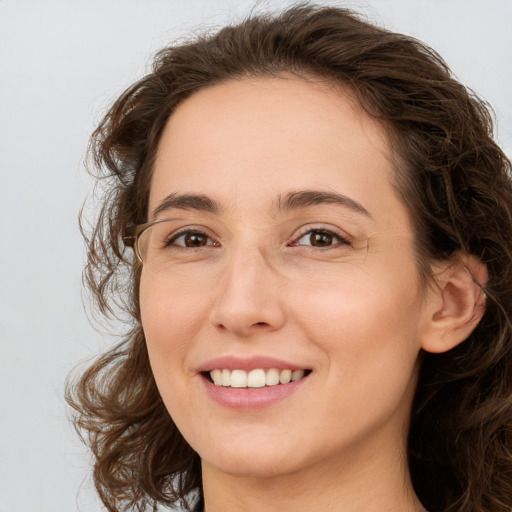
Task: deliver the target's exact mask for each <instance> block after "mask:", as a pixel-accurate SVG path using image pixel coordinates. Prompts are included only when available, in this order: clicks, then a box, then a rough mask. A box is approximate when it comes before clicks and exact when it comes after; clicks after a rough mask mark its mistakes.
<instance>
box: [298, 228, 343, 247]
mask: <svg viewBox="0 0 512 512" xmlns="http://www.w3.org/2000/svg"><path fill="white" fill-rule="evenodd" d="M313 233H320V234H322V235H327V236H330V237H332V238H333V239H337V240H338V242H337V243H333V244H331V245H328V246H324V247H317V246H314V245H312V244H311V245H309V244H299V243H298V242H299V241H300V240H301V239H302V238H304V237H305V236H307V235H310V236H311V235H312V234H313ZM343 245H348V246H351V245H352V242H351V241H350V239H349V238H348V237H347V236H344V235H342V234H341V233H339V232H337V231H334V230H332V229H326V228H308V229H305V230H304V231H303V232H302V233H301V234H300V235H299V236H297V237H296V238H295V239H294V240H293V241H292V242H291V243H290V244H288V246H289V247H296V246H303V247H308V248H311V249H315V248H316V249H323V250H326V249H333V248H336V247H340V246H343Z"/></svg>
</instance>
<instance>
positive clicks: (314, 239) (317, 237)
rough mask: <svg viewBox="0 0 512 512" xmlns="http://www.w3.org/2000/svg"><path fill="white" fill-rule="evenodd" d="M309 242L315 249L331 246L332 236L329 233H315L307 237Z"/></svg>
mask: <svg viewBox="0 0 512 512" xmlns="http://www.w3.org/2000/svg"><path fill="white" fill-rule="evenodd" d="M309 241H310V244H311V245H313V246H315V247H326V246H329V245H332V242H333V236H332V235H331V234H330V233H324V232H321V231H315V232H313V233H311V234H310V235H309Z"/></svg>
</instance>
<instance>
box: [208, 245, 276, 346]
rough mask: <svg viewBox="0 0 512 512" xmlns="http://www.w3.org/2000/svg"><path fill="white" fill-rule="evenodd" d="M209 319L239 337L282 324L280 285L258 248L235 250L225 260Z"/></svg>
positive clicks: (267, 330) (272, 328) (268, 330)
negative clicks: (226, 260) (243, 250)
mask: <svg viewBox="0 0 512 512" xmlns="http://www.w3.org/2000/svg"><path fill="white" fill-rule="evenodd" d="M211 321H212V323H213V324H214V325H215V327H216V328H217V329H220V330H226V331H229V332H231V333H232V334H234V335H236V336H238V337H250V336H251V335H253V334H256V333H261V332H271V331H275V330H278V329H279V328H281V327H282V325H283V324H284V321H285V312H284V308H283V287H282V286H281V285H280V279H279V276H278V273H277V272H276V271H275V270H274V269H273V268H272V267H271V266H270V264H269V263H268V262H267V261H266V260H265V257H264V256H263V254H261V253H260V252H259V251H258V250H254V251H251V252H250V253H249V251H245V252H242V251H238V252H237V253H236V254H233V255H232V256H231V257H230V259H229V261H228V262H226V266H225V267H224V269H223V273H222V276H221V278H220V280H219V282H218V288H217V294H216V300H215V303H214V305H213V307H212V310H211Z"/></svg>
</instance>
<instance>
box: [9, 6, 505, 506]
mask: <svg viewBox="0 0 512 512" xmlns="http://www.w3.org/2000/svg"><path fill="white" fill-rule="evenodd" d="M322 3H336V2H322ZM337 3H338V5H349V6H352V7H355V8H356V9H359V10H360V11H363V12H366V13H368V14H369V15H370V17H371V18H373V19H375V20H377V21H378V22H380V23H383V24H384V25H385V26H387V27H388V28H391V29H395V30H398V31H401V32H406V33H408V34H411V35H414V36H416V37H418V38H420V39H422V40H424V41H426V42H428V43H429V44H431V45H432V46H433V47H434V48H435V49H437V50H438V51H439V52H440V53H441V54H442V55H443V56H444V57H445V59H446V60H447V61H448V62H449V63H450V64H451V66H452V68H453V70H454V71H455V73H456V74H457V75H458V77H459V78H460V79H461V80H462V82H464V83H465V84H467V85H469V86H470V87H471V88H473V89H474V90H475V91H477V92H478V93H479V94H480V95H482V96H483V97H484V98H486V99H488V100H489V101H490V102H491V103H492V104H493V105H494V107H495V109H496V112H497V116H498V121H499V132H498V139H499V141H500V143H501V144H502V145H503V146H504V147H505V148H508V149H507V152H508V154H509V156H510V155H511V153H512V151H511V150H512V97H511V94H510V91H511V90H512V88H511V84H512V34H511V29H510V21H511V19H512V2H511V1H509V0H501V1H500V0H486V1H485V2H483V1H482V0H437V1H436V0H430V1H429V0H367V1H366V2H354V1H346V2H337ZM288 4H289V2H284V1H271V0H270V1H268V2H259V3H258V8H265V7H267V6H269V7H270V8H276V7H280V6H283V5H288ZM254 5H255V3H254V2H253V1H246V0H243V1H242V0H239V1H234V0H225V1H222V0H167V1H158V0H145V1H143V0H138V1H136V0H67V1H64V0H62V1H51V0H39V1H37V0H33V1H30V0H0V169H1V171H0V172H1V182H0V184H1V188H0V227H1V230H0V253H1V261H2V264H1V266H0V272H1V274H0V275H1V277H0V285H1V287H0V290H1V296H0V343H1V351H0V400H1V402H0V512H27V511H31V512H61V511H71V512H72V511H78V510H83V511H86V512H97V511H99V510H101V507H100V505H99V502H98V499H97V498H96V497H95V494H94V492H93V489H92V485H91V482H90V479H89V476H88V475H89V472H90V461H89V458H88V455H87V452H86V450H85V448H84V447H83V446H82V445H81V444H80V443H79V441H78V439H77V437H76V435H75V433H74V432H73V430H72V428H71V427H70V425H69V422H68V420H67V417H66V415H67V411H66V407H65V404H64V400H63V385H64V380H65V378H66V375H67V374H68V372H69V371H70V370H71V369H72V368H73V367H74V366H75V365H76V364H77V363H78V362H79V361H81V360H83V359H84V358H86V357H90V356H92V355H94V354H96V353H98V352H99V351H100V350H102V349H104V348H106V347H107V346H108V345H109V344H111V343H112V342H113V339H112V338H111V337H109V336H108V335H107V334H98V333H96V332H95V331H93V329H92V328H91V327H90V325H89V324H88V321H87V319H86V316H85V314H84V312H83V307H82V303H81V292H80V279H81V278H80V271H81V265H82V262H83V260H84V250H83V245H82V241H81V239H80V236H79V234H78V228H77V212H78V209H79V207H80V205H81V203H82V201H83V199H84V198H85V196H86V194H87V192H88V191H89V190H90V188H91V184H92V183H91V181H90V180H89V178H87V176H86V175H85V171H84V169H83V157H84V153H85V148H86V143H87V138H88V135H89V133H90V132H91V131H92V129H93V126H94V124H95V122H97V121H98V120H99V118H100V116H101V114H102V112H104V110H105V108H106V106H107V105H108V104H109V103H110V101H111V100H113V99H114V98H115V97H116V96H117V95H118V94H120V93H121V92H122V90H124V89H125V88H126V87H127V86H128V85H129V84H130V83H131V82H132V81H134V80H135V79H136V78H138V77H140V76H142V74H143V73H144V70H145V66H146V63H147V62H148V60H149V56H150V55H151V54H152V53H153V52H155V51H156V50H157V49H158V48H160V47H161V46H163V45H164V44H165V43H166V42H168V41H170V40H173V39H175V38H176V37H180V36H184V35H187V34H188V33H189V32H190V30H193V29H194V30H195V29H197V28H198V27H201V26H208V27H211V26H217V25H221V24H223V23H225V22H226V21H228V20H236V19H238V18H239V17H240V16H241V15H243V14H246V13H247V12H248V11H249V10H250V8H251V7H253V6H254ZM113 330H115V328H113Z"/></svg>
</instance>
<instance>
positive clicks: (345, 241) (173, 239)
mask: <svg viewBox="0 0 512 512" xmlns="http://www.w3.org/2000/svg"><path fill="white" fill-rule="evenodd" d="M313 233H320V234H322V235H327V236H329V237H332V238H333V239H336V240H338V242H337V243H334V244H331V245H328V246H324V247H317V246H314V245H312V244H299V243H298V242H299V241H300V240H301V239H302V238H304V237H305V236H307V235H310V236H311V235H312V234H313ZM187 235H199V236H204V237H206V238H207V239H208V240H209V241H210V242H211V243H207V244H205V245H203V246H198V247H191V246H186V245H184V244H183V245H182V244H176V241H177V240H178V239H179V238H181V237H185V236H187ZM342 245H348V246H350V245H352V243H351V241H350V240H349V239H348V238H347V237H346V236H343V235H342V234H341V233H338V232H336V231H334V230H331V229H325V228H309V229H305V230H304V231H303V232H302V233H301V234H300V235H299V236H297V237H296V238H294V240H293V241H292V242H290V243H289V244H287V246H288V247H297V246H303V247H310V248H311V249H314V248H316V249H324V250H325V249H331V248H335V247H339V246H342ZM165 246H166V247H171V246H172V247H173V248H179V249H184V250H185V249H202V248H203V247H219V246H220V244H219V242H217V241H216V240H214V239H213V238H212V237H211V236H209V235H208V234H206V233H205V232H204V231H201V230H198V229H186V228H185V229H183V230H180V231H178V232H177V233H174V234H173V235H171V236H170V237H169V238H168V239H167V240H166V242H165Z"/></svg>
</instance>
